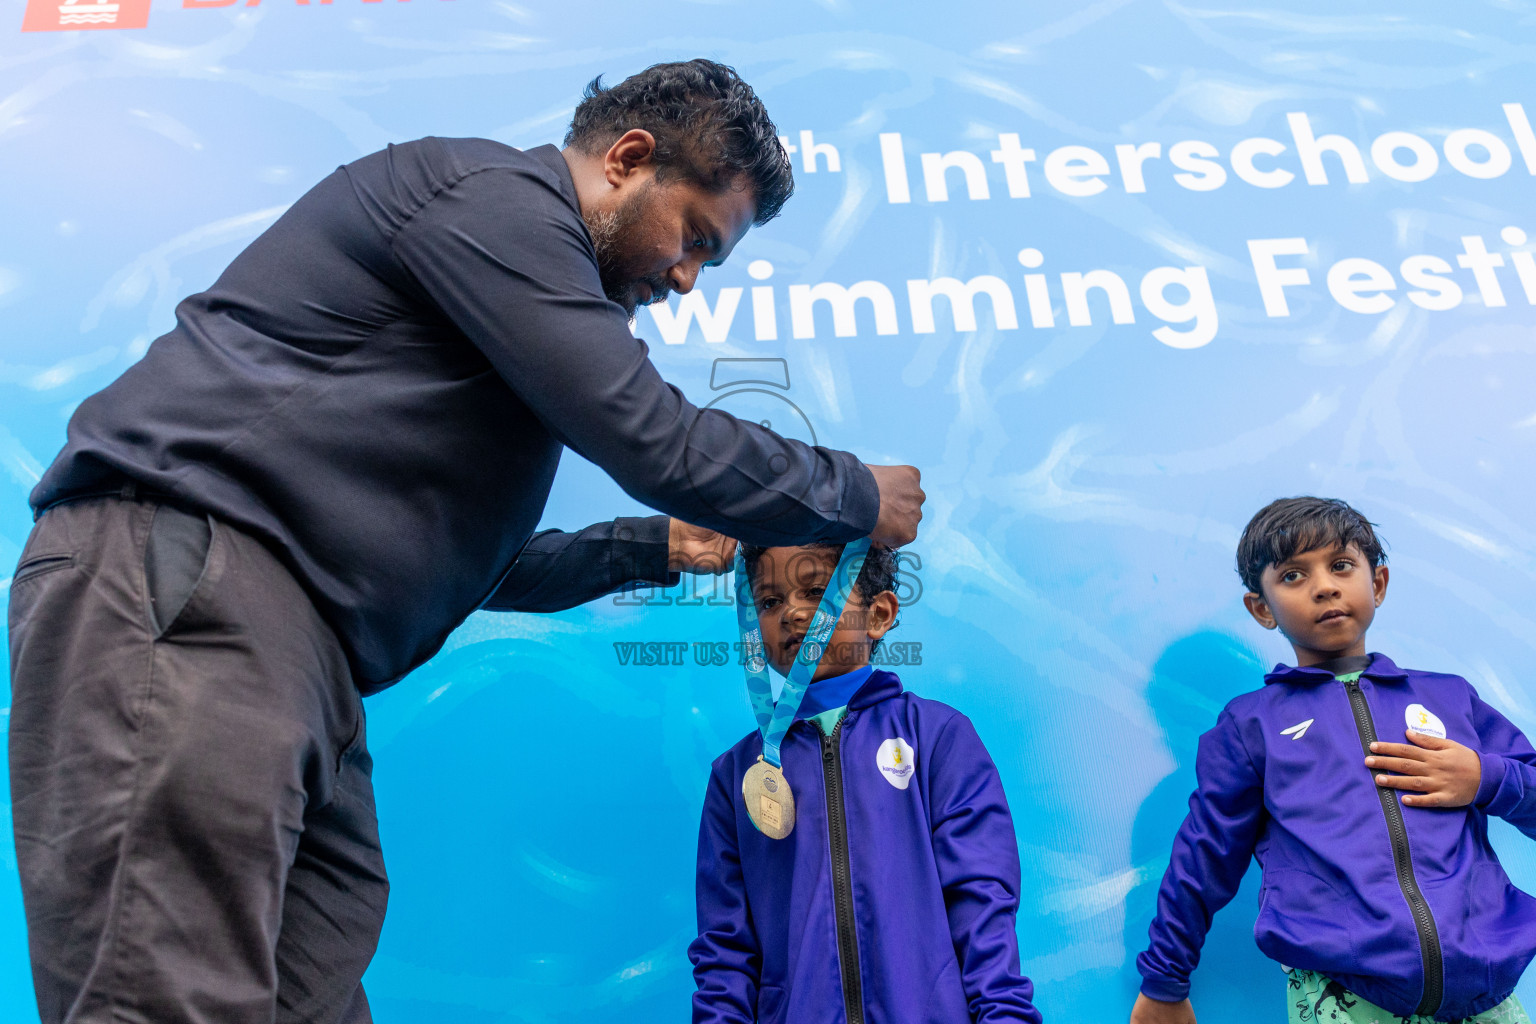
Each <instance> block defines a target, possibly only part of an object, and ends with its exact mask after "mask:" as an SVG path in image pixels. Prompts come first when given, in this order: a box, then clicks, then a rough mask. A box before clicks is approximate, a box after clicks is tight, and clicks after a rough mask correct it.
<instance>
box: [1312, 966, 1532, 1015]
mask: <svg viewBox="0 0 1536 1024" xmlns="http://www.w3.org/2000/svg"><path fill="white" fill-rule="evenodd" d="M1289 974H1290V979H1291V980H1290V984H1289V985H1288V986H1287V988H1286V1000H1287V1006H1288V1008H1289V1010H1290V1019H1291V1024H1445V1022H1443V1021H1442V1022H1436V1020H1435V1019H1434V1018H1433V1017H1421V1016H1419V1015H1417V1014H1414V1015H1412V1016H1408V1017H1403V1016H1399V1015H1398V1014H1395V1013H1392V1012H1390V1011H1388V1010H1383V1009H1382V1008H1381V1007H1379V1006H1377V1005H1376V1004H1375V1003H1368V1002H1366V1001H1365V1000H1364V999H1361V998H1360V997H1359V996H1357V995H1355V994H1354V993H1353V992H1351V991H1349V989H1347V988H1345V987H1344V986H1343V985H1340V984H1339V983H1338V982H1336V981H1333V980H1330V979H1329V978H1328V977H1327V976H1325V975H1322V974H1318V973H1317V972H1316V971H1297V970H1292V971H1290V972H1289ZM1455 1024H1531V1018H1529V1017H1527V1016H1526V1015H1525V1008H1524V1007H1523V1006H1521V1005H1520V1000H1519V999H1517V998H1515V997H1514V996H1510V997H1509V998H1508V999H1506V1000H1504V1001H1503V1002H1502V1003H1500V1004H1499V1005H1498V1006H1495V1007H1494V1008H1493V1009H1491V1010H1484V1011H1483V1012H1482V1013H1479V1014H1477V1015H1476V1016H1475V1017H1466V1018H1464V1019H1462V1020H1461V1021H1457V1022H1455Z"/></svg>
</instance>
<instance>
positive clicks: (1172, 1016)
mask: <svg viewBox="0 0 1536 1024" xmlns="http://www.w3.org/2000/svg"><path fill="white" fill-rule="evenodd" d="M1131 1024H1195V1008H1194V1007H1193V1006H1190V1005H1189V1000H1188V999H1181V1000H1179V1001H1178V1002H1177V1003H1165V1002H1163V1001H1161V1000H1158V999H1151V998H1148V997H1147V996H1144V995H1141V994H1139V993H1138V994H1137V996H1136V1005H1135V1006H1133V1007H1131Z"/></svg>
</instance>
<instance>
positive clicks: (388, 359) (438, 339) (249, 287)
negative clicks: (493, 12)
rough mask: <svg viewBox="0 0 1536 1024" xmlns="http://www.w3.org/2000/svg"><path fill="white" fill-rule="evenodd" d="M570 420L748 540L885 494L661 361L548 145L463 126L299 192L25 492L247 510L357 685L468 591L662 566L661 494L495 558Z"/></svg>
mask: <svg viewBox="0 0 1536 1024" xmlns="http://www.w3.org/2000/svg"><path fill="white" fill-rule="evenodd" d="M562 445H569V446H570V447H571V448H574V449H575V450H576V451H578V452H579V453H581V454H582V455H584V456H585V457H586V458H588V459H590V460H591V461H592V462H594V463H596V464H597V465H598V466H600V467H601V468H602V469H604V470H605V471H606V472H608V473H609V474H610V475H611V476H612V477H613V478H614V480H616V481H617V482H618V483H619V485H620V486H621V487H623V488H624V490H625V491H627V492H628V493H629V494H630V495H632V496H633V497H635V498H637V499H638V500H640V501H642V502H644V503H646V504H647V505H650V506H651V507H653V508H656V509H658V510H659V511H661V512H665V513H667V514H668V515H673V516H677V517H678V518H680V519H685V520H688V521H690V522H694V523H698V524H700V525H703V526H708V527H711V528H714V529H717V530H720V531H722V532H724V533H727V534H730V535H732V536H735V537H739V538H742V539H745V540H748V541H752V542H755V543H761V544H785V543H804V542H807V541H811V540H815V539H827V540H834V541H836V540H843V541H846V540H850V539H853V538H854V537H857V536H861V535H863V534H866V533H868V532H869V531H870V530H871V529H872V528H873V527H874V524H875V519H876V516H877V514H878V511H879V496H878V492H877V490H876V488H875V484H874V479H873V477H872V476H871V475H870V473H869V471H868V470H867V469H865V468H864V467H863V465H862V464H860V462H859V461H858V460H857V459H855V458H854V457H853V456H852V455H849V454H847V453H846V452H837V451H831V450H828V449H824V448H811V447H809V446H806V445H804V444H801V443H799V442H796V441H792V440H786V439H784V438H781V437H779V436H778V435H776V434H773V433H772V432H770V431H768V430H765V429H762V428H760V427H758V426H756V425H754V424H750V423H744V422H742V421H739V420H736V419H735V418H733V417H731V416H730V415H728V414H726V413H723V412H720V411H718V410H700V409H698V408H696V407H695V406H694V405H692V404H691V403H689V402H688V400H687V399H686V398H684V397H683V396H682V395H681V394H680V393H678V391H677V390H676V389H675V388H673V387H671V386H670V385H668V384H666V383H665V382H664V381H663V380H662V379H661V377H660V376H659V375H658V373H657V372H656V369H655V367H654V366H653V365H652V364H651V361H650V359H649V357H648V355H647V350H646V347H645V346H644V345H643V344H642V343H641V342H639V341H638V340H636V339H635V338H634V337H633V335H632V334H631V333H630V330H629V327H628V321H627V320H626V318H625V316H624V313H623V311H622V310H621V309H620V308H619V307H618V306H617V305H616V304H614V303H612V302H610V301H609V300H608V299H607V298H606V297H605V296H604V294H603V289H602V285H601V281H600V279H599V276H598V269H597V257H596V253H595V251H594V249H593V247H592V240H591V237H590V235H589V234H588V232H587V230H586V226H585V224H584V223H583V221H582V219H581V211H580V208H579V206H578V205H577V199H576V191H575V186H574V185H573V184H572V181H571V177H570V172H569V170H568V168H567V167H566V164H565V160H564V158H563V157H562V156H561V154H560V152H559V151H558V150H557V149H555V148H554V147H553V146H544V147H540V148H538V149H534V150H530V151H527V152H522V151H519V150H515V149H511V148H509V147H507V146H503V145H500V144H499V143H495V142H489V141H485V140H481V139H422V140H420V141H417V142H413V143H408V144H406V145H401V146H392V147H390V148H389V149H387V150H385V151H383V152H381V153H375V154H373V155H372V156H368V157H365V158H363V159H361V160H358V161H357V162H355V163H352V164H349V165H347V166H345V167H342V168H340V169H339V170H337V171H336V172H335V173H334V174H332V175H331V176H329V177H328V178H326V179H325V180H324V181H322V182H321V183H320V184H319V185H317V186H316V187H315V188H313V189H312V190H310V191H309V192H308V193H307V194H306V195H304V196H303V197H302V198H300V199H299V201H298V202H297V203H295V204H294V205H293V207H292V208H291V209H290V210H289V211H288V212H287V213H285V214H284V215H283V216H282V217H281V218H280V219H279V220H278V221H277V222H276V223H275V224H273V225H272V227H271V228H270V229H268V230H267V231H266V232H265V233H264V234H262V235H261V236H260V237H259V238H257V239H256V240H255V241H254V242H252V243H251V245H250V246H249V247H248V248H247V249H246V250H245V251H244V252H242V253H241V254H240V255H239V256H238V257H236V258H235V260H234V262H233V263H231V264H230V266H229V268H228V269H227V270H226V271H225V272H224V273H223V275H221V276H220V278H219V280H218V281H217V282H216V283H215V284H214V285H213V287H212V288H210V289H209V290H208V291H206V292H202V293H200V294H198V295H194V296H192V297H190V298H188V299H187V300H185V301H184V302H183V303H181V305H180V306H179V307H178V308H177V323H176V327H175V329H174V330H172V331H171V332H170V333H169V334H166V335H164V336H163V337H161V338H160V339H158V340H157V341H156V342H155V343H154V344H153V345H151V346H150V349H149V352H148V353H147V354H146V355H145V357H144V358H143V359H142V360H141V361H140V362H139V363H137V364H136V365H134V366H133V367H131V368H130V369H129V370H128V371H127V372H126V373H124V374H123V375H122V376H121V377H120V378H118V380H117V381H115V382H114V383H113V384H111V385H110V386H108V387H107V388H106V389H105V390H103V391H101V392H99V393H98V394H96V395H94V396H92V397H91V398H89V399H87V400H86V401H85V402H84V403H82V404H81V406H80V408H79V409H78V410H77V411H76V413H75V415H74V417H73V418H72V419H71V421H70V425H69V439H68V443H67V444H66V446H65V448H64V450H63V452H61V453H60V455H59V457H58V458H57V459H56V460H55V461H54V463H53V465H52V466H51V467H50V468H49V470H48V472H47V474H46V475H45V476H44V477H43V479H42V482H41V483H39V484H38V486H37V489H36V490H35V491H34V492H33V493H32V499H31V500H32V505H33V507H34V508H37V509H42V508H45V507H46V506H48V505H49V504H51V503H53V502H54V501H57V500H59V499H61V498H64V497H68V496H70V495H72V494H78V493H82V492H87V491H90V490H92V489H95V488H99V487H100V486H102V485H103V484H104V483H106V482H108V481H110V480H111V479H113V478H114V477H117V476H119V475H126V476H128V477H130V478H132V479H135V480H138V481H140V482H142V483H144V484H146V485H148V486H150V487H153V488H156V489H158V490H161V491H165V492H167V493H169V494H171V495H173V496H175V497H177V498H180V499H182V500H184V501H187V502H190V503H192V504H195V505H198V506H200V507H204V508H207V509H209V510H211V511H213V512H214V513H216V514H218V515H220V516H222V517H224V518H226V519H228V520H229V521H231V522H233V523H235V524H236V525H238V526H240V527H242V528H245V529H247V530H249V531H251V532H253V533H255V534H257V535H258V536H261V537H262V538H264V539H265V540H267V541H268V542H269V543H271V544H273V545H274V547H275V548H276V550H277V551H278V552H279V553H280V554H281V555H282V556H283V557H284V559H285V560H286V561H287V563H288V564H289V566H290V567H291V568H292V569H293V571H294V572H295V574H296V575H297V577H298V578H299V580H300V581H301V582H302V583H304V585H305V586H306V587H307V588H308V590H309V592H310V594H311V595H312V597H313V599H314V600H315V603H316V605H317V606H318V607H319V609H320V611H321V612H322V613H323V614H324V615H325V616H326V617H327V619H328V620H329V621H330V622H331V623H332V625H333V626H334V627H335V629H336V630H337V633H338V634H339V635H340V637H341V639H342V642H343V643H344V644H345V646H346V648H347V650H348V652H349V655H350V657H351V660H352V666H353V671H354V674H355V676H356V679H357V682H358V685H359V686H360V687H361V688H363V689H364V690H365V691H372V690H376V689H380V688H382V687H383V686H386V685H388V684H389V683H391V682H393V681H394V680H396V679H398V678H399V677H400V676H402V675H404V674H405V673H406V672H408V671H409V670H410V669H412V668H414V667H415V666H416V665H419V664H420V663H421V662H423V661H424V660H426V659H427V658H428V657H430V656H431V655H432V653H433V652H435V651H436V650H437V649H438V647H439V646H440V645H441V644H442V642H443V640H444V639H445V638H446V637H447V635H448V634H449V632H451V631H452V630H453V628H454V627H455V626H457V625H458V624H459V623H460V622H461V621H462V620H463V619H464V618H465V616H467V615H468V614H469V613H470V612H472V611H473V610H474V609H476V608H478V607H480V606H482V605H485V604H488V605H489V606H491V607H497V608H529V609H534V610H545V609H549V608H555V607H564V606H568V605H570V604H573V603H576V602H577V601H579V600H582V599H585V598H590V597H594V596H597V595H598V594H600V593H602V592H604V590H605V589H612V588H613V587H614V586H616V585H619V584H621V583H623V582H624V581H625V580H626V579H657V578H658V576H659V574H661V573H664V571H665V543H666V538H665V531H664V521H660V520H643V519H642V520H630V521H627V522H626V521H622V520H621V521H620V522H619V523H614V524H604V525H602V526H599V527H593V528H590V529H589V530H586V531H582V532H581V533H578V534H541V535H540V537H539V538H538V539H537V541H536V542H535V544H534V545H532V550H530V552H529V555H528V558H527V560H526V561H525V562H524V564H523V565H522V566H521V567H519V568H517V569H514V570H513V571H511V572H510V573H509V571H508V569H509V567H510V566H512V565H513V563H514V560H516V559H517V558H518V553H519V551H521V550H522V549H523V548H524V545H525V542H527V541H528V540H529V537H530V535H531V533H532V531H533V528H534V526H535V525H537V523H538V520H539V516H540V514H541V513H542V510H543V508H544V503H545V500H546V498H547V497H548V493H549V487H550V483H551V481H552V480H553V478H554V475H555V467H556V465H557V463H558V462H559V459H560V452H561V446H562ZM593 530H597V531H599V532H598V533H597V534H594V533H593V532H592V531H593ZM604 530H607V531H608V532H607V533H603V532H602V531H604ZM631 531H632V532H633V533H634V536H633V537H631V536H628V534H629V533H630V532H631ZM658 531H660V534H661V535H660V536H659V537H658V536H657V534H658ZM658 544H659V547H658ZM562 560H563V561H564V562H565V563H566V567H565V568H562V569H558V570H554V571H552V568H551V567H552V565H553V564H554V562H557V561H562ZM658 562H659V563H660V564H659V565H658ZM605 577H606V586H604V583H605Z"/></svg>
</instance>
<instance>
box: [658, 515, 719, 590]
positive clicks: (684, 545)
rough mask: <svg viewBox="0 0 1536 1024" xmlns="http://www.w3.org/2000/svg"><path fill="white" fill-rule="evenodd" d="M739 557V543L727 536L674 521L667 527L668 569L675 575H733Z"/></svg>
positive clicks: (677, 520) (679, 520)
mask: <svg viewBox="0 0 1536 1024" xmlns="http://www.w3.org/2000/svg"><path fill="white" fill-rule="evenodd" d="M735 558H736V541H735V540H733V539H732V538H730V537H727V536H725V534H723V533H716V532H715V531H714V530H706V529H705V528H704V527H702V526H694V525H693V524H692V523H685V522H683V521H682V520H681V519H673V520H672V521H671V523H670V525H669V526H668V528H667V568H668V569H671V570H672V571H673V572H691V573H700V574H704V573H709V574H713V575H716V576H718V575H720V574H721V573H724V572H729V571H730V568H731V565H732V563H733V561H734V559H735Z"/></svg>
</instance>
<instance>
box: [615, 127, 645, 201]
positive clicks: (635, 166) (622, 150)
mask: <svg viewBox="0 0 1536 1024" xmlns="http://www.w3.org/2000/svg"><path fill="white" fill-rule="evenodd" d="M655 159H656V137H655V136H654V135H652V134H651V133H650V132H648V131H646V130H645V129H644V128H631V129H630V130H629V131H627V132H625V133H624V134H623V135H620V136H619V137H618V140H617V141H615V142H614V144H613V145H611V146H609V147H608V152H607V153H604V154H603V175H604V176H605V177H606V178H607V179H608V184H610V185H612V186H613V187H615V188H622V187H623V186H624V184H625V183H626V182H627V181H628V180H629V179H630V178H631V177H633V176H634V175H635V174H636V173H644V174H654V173H655V170H656V163H655Z"/></svg>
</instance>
